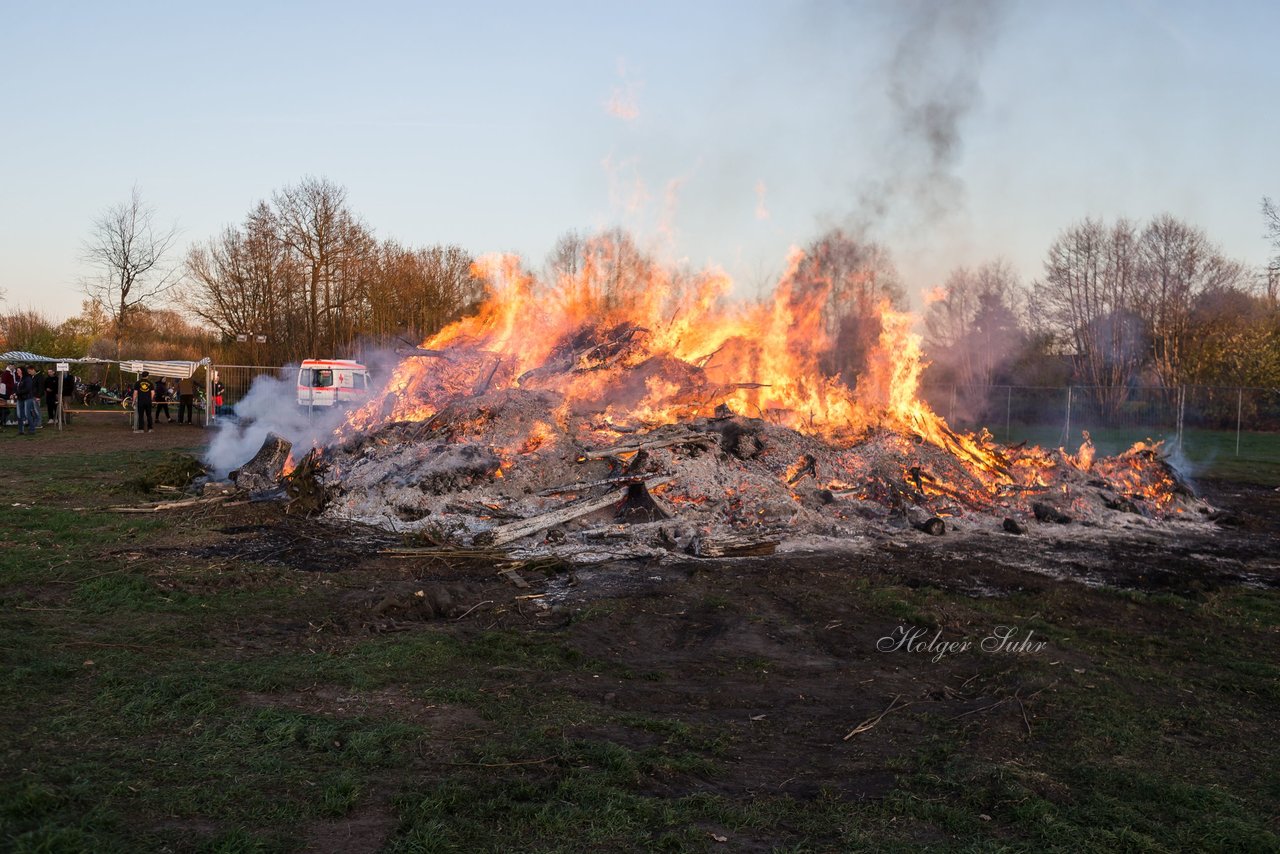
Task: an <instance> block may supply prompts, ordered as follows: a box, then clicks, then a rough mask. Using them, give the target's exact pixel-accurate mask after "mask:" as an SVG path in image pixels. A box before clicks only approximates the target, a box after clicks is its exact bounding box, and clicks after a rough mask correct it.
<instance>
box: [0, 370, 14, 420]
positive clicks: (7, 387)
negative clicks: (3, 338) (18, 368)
mask: <svg viewBox="0 0 1280 854" xmlns="http://www.w3.org/2000/svg"><path fill="white" fill-rule="evenodd" d="M15 382H16V380H15V379H14V376H13V365H5V368H4V370H3V371H0V430H3V429H4V428H5V427H6V426H7V425H8V424H9V405H10V404H11V403H12V402H13V399H14V393H15V392H16V391H17V389H16V388H15V385H14V384H15Z"/></svg>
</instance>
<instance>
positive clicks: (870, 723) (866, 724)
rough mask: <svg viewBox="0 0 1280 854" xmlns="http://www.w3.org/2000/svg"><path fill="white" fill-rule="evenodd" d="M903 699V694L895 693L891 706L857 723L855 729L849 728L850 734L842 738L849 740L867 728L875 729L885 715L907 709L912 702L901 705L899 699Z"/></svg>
mask: <svg viewBox="0 0 1280 854" xmlns="http://www.w3.org/2000/svg"><path fill="white" fill-rule="evenodd" d="M901 699H902V695H901V694H895V695H894V697H893V702H891V703H890V704H889V707H888V708H887V709H885V710H884V711H883V712H881V713H880V714H878V715H875V716H873V717H870V718H867V719H866V720H865V721H863V722H862V723H860V724H858V725H857V726H856V727H854V728H853V729H851V730H849V734H848V735H846V736H845V737H844V738H843V739H841V740H842V741H848V740H849V739H851V738H853V737H854V736H855V735H859V734H860V733H864V732H866V731H867V730H869V729H873V728H874V727H875V725H876V724H878V723H880V721H881V719H883V718H884V716H885V715H887V714H889V713H890V712H895V711H898V710H900V709H905V708H906V707H907V706H910V705H911V703H910V702H906V703H903V704H902V705H900V706H899V705H898V701H899V700H901Z"/></svg>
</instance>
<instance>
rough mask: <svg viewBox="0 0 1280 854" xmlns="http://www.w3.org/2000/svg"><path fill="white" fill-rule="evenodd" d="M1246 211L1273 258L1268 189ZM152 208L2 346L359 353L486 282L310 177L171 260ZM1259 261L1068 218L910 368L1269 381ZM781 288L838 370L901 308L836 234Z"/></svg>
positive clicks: (641, 283)
mask: <svg viewBox="0 0 1280 854" xmlns="http://www.w3.org/2000/svg"><path fill="white" fill-rule="evenodd" d="M1263 214H1264V217H1265V218H1266V222H1267V227H1268V228H1269V229H1270V231H1271V237H1272V239H1273V241H1274V242H1275V246H1276V250H1277V255H1280V220H1278V219H1277V217H1276V210H1275V207H1274V206H1273V205H1271V203H1270V202H1269V201H1264V205H1263ZM152 217H153V213H152V212H151V211H150V209H148V208H146V207H145V206H144V205H142V203H141V200H140V197H139V195H138V193H137V191H136V190H135V192H134V197H133V199H132V202H131V203H129V204H125V205H120V206H117V207H116V208H112V209H110V210H109V211H107V212H106V213H104V215H103V216H102V217H100V218H99V219H98V220H97V221H95V223H94V231H93V235H92V237H91V239H90V240H89V241H87V242H86V256H85V257H86V260H87V261H88V262H89V263H90V264H91V265H92V266H93V267H94V276H93V277H92V278H91V279H88V280H86V288H85V290H86V294H87V295H88V296H89V297H90V299H89V300H87V301H86V302H85V303H84V306H83V310H82V312H81V314H80V315H78V316H77V317H74V318H71V319H69V320H66V321H64V322H61V323H55V322H52V321H50V320H48V319H47V318H45V317H43V316H41V315H40V314H39V313H37V312H33V311H15V312H11V313H9V314H7V315H5V316H3V317H0V335H3V347H4V348H6V349H22V350H30V351H34V352H40V353H48V354H50V355H55V356H67V355H70V356H74V355H79V354H87V355H94V356H101V357H112V356H123V357H126V358H197V357H200V356H205V355H211V356H213V357H214V359H215V360H216V361H218V362H220V363H256V364H262V365H278V364H285V363H288V362H292V361H297V360H300V359H303V358H307V357H323V356H360V355H361V354H362V353H366V352H368V351H369V350H370V349H373V348H387V347H394V346H397V345H417V344H419V343H421V342H422V341H423V340H425V339H426V338H427V337H429V336H430V335H431V334H433V333H434V332H436V331H438V330H439V329H441V328H442V327H443V326H445V325H446V324H448V323H449V322H451V321H452V320H455V319H457V318H458V317H461V316H463V315H465V314H467V313H468V312H472V311H474V310H475V309H476V307H477V306H478V305H479V304H480V303H481V302H482V301H483V300H484V299H485V296H486V294H487V292H488V289H489V287H490V283H488V282H486V281H484V279H483V278H482V275H481V274H480V273H479V272H478V268H477V266H476V265H474V261H475V259H474V258H473V256H472V255H471V254H470V253H469V252H468V251H467V250H465V249H463V248H461V247H458V246H440V245H436V246H427V247H410V246H404V245H401V244H400V243H398V242H396V241H393V240H378V239H376V238H375V236H374V233H373V230H372V229H371V228H370V227H369V226H368V225H366V224H365V223H364V221H363V220H362V219H361V218H360V217H359V216H357V215H356V214H355V213H354V212H353V211H352V210H351V209H350V208H349V206H348V204H347V200H346V193H345V190H343V189H342V188H341V187H339V186H337V185H335V184H332V183H330V182H329V181H326V180H323V179H315V178H308V179H305V180H303V181H301V182H299V183H298V184H297V185H294V186H290V187H286V188H284V189H283V190H280V191H279V192H277V193H275V194H274V195H273V196H272V198H271V200H270V201H269V202H268V201H263V202H260V203H259V204H258V205H257V206H256V207H254V208H253V209H252V210H251V211H249V213H248V215H247V216H246V217H245V219H244V221H243V222H242V223H241V224H239V225H234V226H230V227H228V228H226V229H225V230H223V232H222V233H220V234H218V235H216V236H213V237H211V238H209V239H207V240H204V241H201V242H199V243H197V244H195V245H194V246H191V247H190V248H189V249H188V250H187V251H186V254H185V255H184V256H182V257H180V258H169V259H166V258H164V257H163V256H165V255H166V254H167V251H168V249H169V247H170V246H172V241H173V234H174V232H173V231H172V230H170V231H169V232H159V231H158V230H154V229H153V226H152ZM139 246H142V247H144V248H145V249H146V252H144V253H142V254H141V256H139V252H138V249H137V247H139ZM130 252H133V255H130ZM139 257H140V258H141V262H140V261H139ZM526 264H527V262H526ZM1276 270H1277V267H1276V265H1273V266H1272V268H1270V269H1269V270H1266V271H1259V270H1251V269H1249V268H1248V267H1247V266H1246V265H1244V264H1241V263H1239V262H1237V261H1234V260H1231V259H1229V258H1226V257H1224V256H1223V254H1222V253H1221V251H1220V250H1219V249H1218V248H1217V247H1216V246H1215V245H1214V244H1213V243H1212V241H1211V240H1210V239H1209V238H1208V236H1207V235H1205V234H1204V232H1202V231H1201V230H1200V229H1198V228H1196V227H1195V226H1193V225H1191V224H1189V223H1186V222H1183V221H1181V220H1178V219H1175V218H1173V217H1171V216H1167V215H1165V216H1158V217H1155V218H1154V219H1152V220H1151V221H1150V222H1148V223H1145V224H1137V223H1133V222H1131V221H1128V220H1123V219H1122V220H1119V221H1116V222H1114V223H1110V224H1108V223H1105V222H1102V221H1100V220H1095V219H1086V220H1083V221H1081V222H1079V223H1076V224H1074V225H1071V226H1069V227H1068V228H1066V229H1064V230H1063V232H1062V233H1061V234H1059V235H1058V237H1057V239H1055V240H1054V242H1053V243H1052V245H1051V246H1049V248H1048V250H1047V252H1046V254H1045V261H1044V269H1043V272H1042V274H1041V276H1040V277H1038V278H1037V279H1035V280H1033V281H1031V282H1024V281H1021V280H1019V278H1018V277H1017V276H1016V275H1015V274H1014V273H1013V271H1012V269H1011V268H1010V267H1009V265H1008V264H1007V263H1005V262H1003V261H1000V260H993V261H991V262H989V263H986V264H983V265H981V266H979V267H976V268H972V269H970V268H962V269H956V270H954V271H953V272H952V273H951V274H950V276H949V277H948V279H947V280H946V282H945V283H944V284H943V285H942V286H941V287H939V288H935V289H934V290H933V291H932V292H931V293H930V294H929V295H928V297H927V299H926V306H925V311H924V331H925V346H926V351H927V355H928V358H929V359H930V360H931V362H932V364H931V366H930V368H929V371H928V373H927V375H926V381H929V382H933V383H956V384H961V385H977V386H981V385H989V384H1023V385H1062V384H1066V383H1072V384H1077V385H1090V386H1105V387H1111V388H1120V389H1122V388H1124V387H1126V386H1132V385H1137V384H1142V385H1158V386H1166V387H1172V386H1177V385H1181V384H1203V385H1254V386H1280V307H1278V305H1277V279H1278V277H1277V275H1276ZM527 275H528V276H529V278H530V281H532V282H533V283H534V286H535V287H541V288H544V289H546V291H547V292H548V298H551V296H550V294H551V291H553V290H555V289H557V288H560V289H562V290H563V289H564V288H566V287H568V288H571V289H573V290H574V292H575V299H581V298H582V297H583V295H584V294H585V297H586V298H587V299H588V300H595V302H594V303H590V302H589V303H588V305H589V306H594V307H595V308H596V309H598V310H599V311H602V312H603V311H608V310H610V309H614V308H617V307H619V306H620V305H622V304H624V303H625V302H626V301H628V300H638V299H651V298H652V291H653V289H654V288H655V287H661V288H664V289H666V290H667V291H669V292H670V294H672V295H673V296H674V298H675V299H677V300H678V299H679V298H680V296H681V295H683V294H685V293H689V292H691V291H692V290H696V289H698V286H699V283H700V281H701V280H702V278H703V277H705V276H706V275H708V274H706V273H701V272H698V271H690V270H687V269H684V268H681V267H675V268H672V267H670V266H664V265H662V264H660V263H659V262H658V261H657V260H655V259H654V258H653V257H651V256H650V255H649V254H647V253H645V252H644V251H643V250H642V249H641V248H640V247H639V246H638V245H637V243H636V242H635V241H634V240H633V239H632V237H631V236H630V235H629V234H628V233H626V232H625V231H623V230H620V229H613V230H608V231H604V232H601V233H597V234H591V235H582V234H579V233H576V232H570V233H568V234H566V235H564V236H563V237H562V238H561V239H560V241H559V242H558V243H557V244H556V246H555V247H554V249H553V250H552V252H551V253H550V255H549V256H548V258H547V259H546V261H545V262H544V263H543V264H542V265H541V266H540V268H539V269H538V270H537V271H536V273H535V272H532V271H530V272H528V273H527ZM789 294H790V296H789V298H790V299H791V300H792V301H793V302H794V303H796V304H797V305H799V304H800V303H805V304H806V305H808V306H814V305H816V306H817V310H818V311H819V312H820V318H821V324H822V326H823V327H824V331H825V333H826V337H827V351H826V357H825V359H824V364H823V367H824V369H825V370H827V371H828V372H829V373H830V374H832V375H839V376H841V377H842V378H843V379H844V380H845V381H846V382H849V383H851V384H855V383H856V382H857V376H858V374H859V372H860V371H861V369H862V366H863V364H864V360H865V355H866V352H867V350H868V349H869V348H870V347H871V346H872V345H873V344H874V343H875V341H876V338H877V336H878V334H879V331H880V326H879V313H880V306H881V305H882V304H885V303H887V304H889V305H891V306H893V307H895V308H899V309H901V308H902V307H903V305H904V287H903V283H902V282H901V279H900V277H899V276H898V274H897V272H896V270H895V267H894V264H893V260H892V256H891V253H890V252H889V250H888V249H887V248H886V247H884V246H883V245H880V244H878V243H876V242H874V241H871V240H867V239H864V238H863V237H861V236H859V235H857V234H851V233H847V232H844V231H841V230H833V231H830V232H828V233H826V234H824V235H822V236H821V237H819V238H818V239H816V240H814V241H813V242H812V243H810V244H809V245H808V246H806V247H804V255H803V259H802V260H801V261H800V263H799V265H798V266H797V267H796V268H795V269H794V270H793V271H791V273H790V274H789ZM561 297H563V293H562V294H561ZM747 379H749V378H747Z"/></svg>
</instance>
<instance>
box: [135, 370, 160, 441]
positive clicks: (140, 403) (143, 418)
mask: <svg viewBox="0 0 1280 854" xmlns="http://www.w3.org/2000/svg"><path fill="white" fill-rule="evenodd" d="M155 391H156V384H155V382H154V381H152V379H151V372H150V371H143V372H142V373H141V374H140V375H139V376H138V381H137V382H136V383H134V384H133V411H134V418H135V419H136V420H135V421H134V424H135V425H136V426H135V427H134V428H133V432H135V433H141V432H142V430H143V427H142V425H143V424H146V425H147V426H146V431H147V432H148V433H150V432H151V397H152V395H154V394H155Z"/></svg>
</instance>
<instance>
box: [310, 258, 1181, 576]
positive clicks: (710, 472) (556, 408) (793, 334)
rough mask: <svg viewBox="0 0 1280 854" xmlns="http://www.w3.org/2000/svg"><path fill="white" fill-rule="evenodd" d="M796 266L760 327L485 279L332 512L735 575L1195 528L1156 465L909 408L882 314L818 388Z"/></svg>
mask: <svg viewBox="0 0 1280 854" xmlns="http://www.w3.org/2000/svg"><path fill="white" fill-rule="evenodd" d="M801 260H802V259H801V257H800V255H799V253H795V255H794V257H793V258H792V259H791V263H790V267H789V271H788V273H787V274H786V275H784V276H783V277H782V279H781V281H780V284H779V285H778V287H777V288H776V291H775V293H774V295H773V297H772V299H771V300H768V301H764V302H760V303H753V304H745V305H734V304H731V303H729V302H728V301H727V291H728V288H729V285H730V283H729V281H728V279H727V278H726V277H725V276H723V275H719V274H704V275H703V276H701V277H699V278H697V279H695V280H692V281H688V282H680V283H677V282H676V281H675V280H673V278H672V277H671V276H670V275H669V274H668V273H665V272H664V271H662V270H660V269H653V270H650V271H649V273H648V278H647V280H646V281H645V282H644V287H642V288H635V287H633V288H630V289H629V290H628V292H627V293H626V294H624V295H621V296H620V295H619V294H618V293H617V292H614V291H609V290H608V289H607V288H602V287H601V286H600V282H601V279H602V278H603V277H602V275H601V271H600V270H596V269H592V265H591V264H590V263H587V264H584V265H583V268H582V269H579V270H578V271H576V272H575V273H574V274H572V275H566V276H564V277H562V278H561V280H560V281H557V282H554V283H542V282H539V281H537V280H536V279H535V278H534V277H532V276H531V275H529V274H528V273H526V272H525V271H523V269H522V267H521V265H520V263H519V260H518V259H516V258H513V257H508V256H495V257H491V258H487V259H484V260H482V261H481V262H479V263H478V264H477V268H476V271H475V272H476V273H477V275H479V276H480V277H482V278H483V280H484V281H485V282H487V284H488V288H489V296H488V299H487V300H486V301H485V302H484V303H483V305H481V306H480V307H479V310H478V311H477V312H476V313H475V314H474V315H472V316H468V317H465V318H463V319H461V320H459V321H457V322H455V323H453V324H451V325H450V326H448V327H447V328H445V329H443V330H442V331H441V332H439V333H438V334H437V335H435V336H433V337H432V338H430V339H429V340H428V341H426V342H424V343H423V344H422V347H421V348H420V349H418V350H417V351H415V352H412V353H410V354H407V355H406V356H405V358H404V359H403V361H402V362H401V363H400V365H399V366H398V367H397V369H396V370H395V372H394V374H393V376H391V378H390V379H389V381H388V383H387V385H386V387H385V390H384V393H383V394H382V395H381V396H379V397H378V398H377V399H373V400H370V401H369V402H368V404H367V405H365V406H364V407H363V408H361V409H359V410H356V411H353V412H352V413H351V414H350V416H349V417H348V419H347V422H346V423H345V424H344V426H343V427H342V428H341V429H340V430H339V431H338V434H337V436H336V437H335V441H334V443H333V444H332V445H331V446H330V447H328V448H324V449H319V450H317V451H315V452H313V455H312V457H311V458H310V459H309V460H308V465H307V467H306V470H307V471H308V472H309V473H310V476H312V477H314V478H315V479H316V480H317V481H318V482H319V483H320V484H321V485H322V486H323V488H324V492H325V495H326V505H325V513H326V514H327V515H329V516H331V517H335V518H345V519H351V520H355V521H360V522H365V523H369V524H374V525H379V526H382V527H387V528H391V529H394V530H398V531H416V532H421V533H422V534H423V535H425V536H428V537H432V538H435V539H437V540H439V541H440V542H442V543H451V544H455V545H467V546H475V545H496V546H504V547H508V548H524V549H531V548H532V549H537V548H554V549H555V550H556V551H557V552H558V553H560V554H564V555H574V554H578V555H583V554H586V555H594V554H598V553H600V552H618V551H619V550H621V551H623V552H625V553H628V554H637V553H646V552H648V551H681V552H684V551H687V552H691V553H694V554H724V553H734V551H735V550H739V551H745V552H751V551H758V550H760V549H762V548H763V549H766V550H767V549H768V548H771V547H772V545H773V544H774V543H776V542H777V541H779V540H783V539H785V538H787V537H789V536H799V535H806V536H829V537H849V536H857V535H858V534H859V533H862V532H865V531H866V530H868V528H869V527H877V526H879V527H884V526H894V525H896V526H906V525H912V526H914V527H915V528H918V529H920V530H923V531H927V532H929V533H941V532H943V531H945V530H946V529H947V528H948V526H950V527H951V528H952V529H955V528H967V527H968V528H977V527H988V528H993V529H997V530H998V529H1000V528H1001V527H1003V528H1004V529H1005V530H1010V531H1015V532H1020V531H1021V530H1023V529H1024V527H1026V526H1028V524H1029V523H1031V521H1032V520H1033V519H1034V520H1038V521H1039V522H1048V523H1052V522H1064V521H1067V520H1072V519H1074V520H1078V521H1083V522H1086V523H1096V522H1100V521H1103V520H1107V519H1114V518H1117V517H1119V516H1121V515H1122V516H1123V517H1124V518H1126V519H1128V520H1132V521H1136V520H1141V519H1147V520H1152V519H1162V518H1166V517H1169V516H1173V515H1176V514H1180V513H1185V512H1186V511H1187V510H1188V509H1189V508H1191V507H1193V506H1196V503H1195V502H1194V500H1193V499H1192V498H1191V497H1190V495H1189V493H1188V492H1187V491H1186V490H1185V489H1184V488H1183V487H1182V486H1181V484H1180V482H1179V480H1178V478H1177V477H1176V475H1175V474H1174V472H1173V471H1172V469H1171V468H1170V467H1169V466H1168V465H1167V464H1165V462H1164V461H1163V460H1162V459H1161V458H1160V456H1159V454H1158V452H1157V450H1156V449H1155V448H1152V447H1147V446H1144V445H1137V446H1135V447H1134V448H1132V449H1130V450H1129V451H1128V452H1126V453H1124V454H1121V455H1119V456H1117V457H1111V458H1098V459H1095V458H1094V454H1093V449H1092V446H1091V445H1090V444H1089V443H1088V440H1087V437H1086V438H1085V441H1084V443H1083V444H1082V445H1081V447H1080V449H1079V450H1078V451H1077V452H1076V453H1069V452H1067V451H1064V450H1062V449H1057V450H1045V449H1042V448H1038V447H1004V446H1000V445H998V444H997V443H995V442H994V441H993V440H992V438H991V436H990V435H989V434H988V433H987V432H986V431H982V432H980V433H977V434H969V433H959V432H956V431H953V430H951V429H950V428H949V427H948V426H947V424H946V423H945V422H944V421H943V419H942V418H940V417H939V416H938V415H937V414H936V413H934V412H933V411H932V410H931V409H930V408H929V406H928V405H927V404H926V403H924V402H923V401H922V400H920V399H919V398H918V397H917V396H916V393H917V386H918V381H919V376H920V372H921V370H922V369H923V367H924V362H923V360H922V354H921V349H920V339H919V337H918V336H917V335H915V334H914V333H912V332H911V330H910V317H909V316H907V315H905V314H902V313H899V312H896V311H894V310H893V309H891V308H890V307H889V306H888V305H887V304H886V305H883V306H881V308H880V318H879V319H880V323H879V327H880V331H879V333H878V338H877V340H875V341H874V342H868V343H869V345H870V346H869V348H868V351H867V356H866V366H865V370H863V371H861V372H860V374H859V375H858V376H857V377H854V378H847V377H832V376H828V375H826V374H824V372H823V370H822V364H823V357H824V355H826V354H828V353H829V352H830V351H831V348H832V341H831V340H830V337H829V335H828V333H827V325H826V322H825V318H824V316H823V308H824V306H825V305H826V304H827V298H828V294H827V291H826V289H825V288H823V287H821V286H813V284H812V283H810V282H806V283H805V284H804V286H800V285H799V284H798V280H797V276H796V270H797V267H798V265H799V264H800V263H801ZM588 261H589V259H588ZM624 546H625V548H624Z"/></svg>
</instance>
